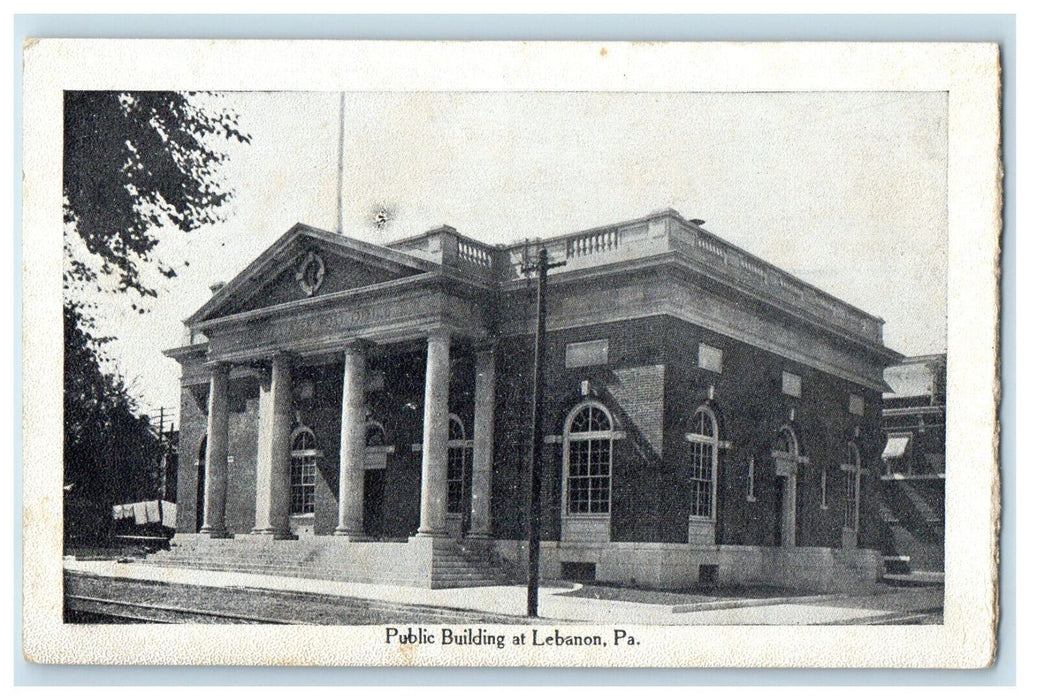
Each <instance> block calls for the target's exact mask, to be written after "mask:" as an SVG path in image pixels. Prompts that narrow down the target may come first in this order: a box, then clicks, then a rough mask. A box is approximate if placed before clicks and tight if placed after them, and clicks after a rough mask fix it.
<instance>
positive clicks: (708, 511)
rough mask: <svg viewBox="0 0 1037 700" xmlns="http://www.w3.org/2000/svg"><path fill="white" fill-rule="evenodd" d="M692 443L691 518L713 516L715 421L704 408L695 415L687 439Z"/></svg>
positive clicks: (714, 417) (715, 452) (715, 464)
mask: <svg viewBox="0 0 1037 700" xmlns="http://www.w3.org/2000/svg"><path fill="white" fill-rule="evenodd" d="M686 438H687V440H688V442H690V443H691V475H690V478H691V517H693V518H709V519H710V520H712V519H713V518H714V517H715V516H716V506H715V504H716V474H717V446H718V440H719V436H718V434H717V420H716V416H714V415H713V412H712V411H711V410H709V409H708V408H706V407H705V406H702V407H700V408H699V409H698V410H697V411H695V415H694V416H693V417H692V420H691V432H690V433H688V435H687V436H686Z"/></svg>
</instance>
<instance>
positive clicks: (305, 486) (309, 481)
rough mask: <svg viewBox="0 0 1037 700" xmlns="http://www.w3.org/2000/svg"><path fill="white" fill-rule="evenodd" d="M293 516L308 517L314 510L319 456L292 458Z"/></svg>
mask: <svg viewBox="0 0 1037 700" xmlns="http://www.w3.org/2000/svg"><path fill="white" fill-rule="evenodd" d="M291 485H292V494H291V495H292V515H308V514H309V513H312V512H313V510H314V508H313V506H314V491H315V490H316V486H317V456H316V455H306V456H304V457H292V473H291Z"/></svg>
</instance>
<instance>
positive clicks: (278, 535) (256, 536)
mask: <svg viewBox="0 0 1037 700" xmlns="http://www.w3.org/2000/svg"><path fill="white" fill-rule="evenodd" d="M241 537H242V538H245V539H250V540H297V539H299V538H298V536H296V535H293V534H292V533H291V532H278V531H276V530H270V529H267V528H263V529H262V530H253V531H252V532H250V533H248V534H247V535H241Z"/></svg>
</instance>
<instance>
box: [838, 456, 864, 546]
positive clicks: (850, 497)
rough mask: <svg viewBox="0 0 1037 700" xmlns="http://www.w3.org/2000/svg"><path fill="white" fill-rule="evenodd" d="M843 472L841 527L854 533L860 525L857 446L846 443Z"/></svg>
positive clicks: (859, 468)
mask: <svg viewBox="0 0 1037 700" xmlns="http://www.w3.org/2000/svg"><path fill="white" fill-rule="evenodd" d="M842 467H843V471H844V472H845V473H846V503H845V511H844V516H843V527H845V528H846V529H847V530H853V531H856V530H857V527H858V526H859V525H860V511H861V453H860V450H858V449H857V445H855V444H853V443H852V442H848V443H846V455H845V456H844V457H843V465H842Z"/></svg>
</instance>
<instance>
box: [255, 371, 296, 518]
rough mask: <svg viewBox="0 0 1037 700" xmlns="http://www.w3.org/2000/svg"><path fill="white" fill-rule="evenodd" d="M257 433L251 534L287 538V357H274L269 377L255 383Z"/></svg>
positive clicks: (289, 389)
mask: <svg viewBox="0 0 1037 700" xmlns="http://www.w3.org/2000/svg"><path fill="white" fill-rule="evenodd" d="M257 432H258V433H259V445H258V450H257V452H256V526H255V527H254V528H253V529H252V534H254V535H271V536H273V537H275V538H279V537H287V536H288V535H289V534H290V527H289V524H288V515H289V513H290V511H291V503H290V500H291V463H292V446H291V439H292V365H291V359H290V358H289V357H288V355H284V354H277V355H274V357H273V359H272V360H271V361H270V374H269V375H268V376H266V377H264V378H263V380H262V381H261V382H260V383H259V428H258V431H257Z"/></svg>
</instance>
